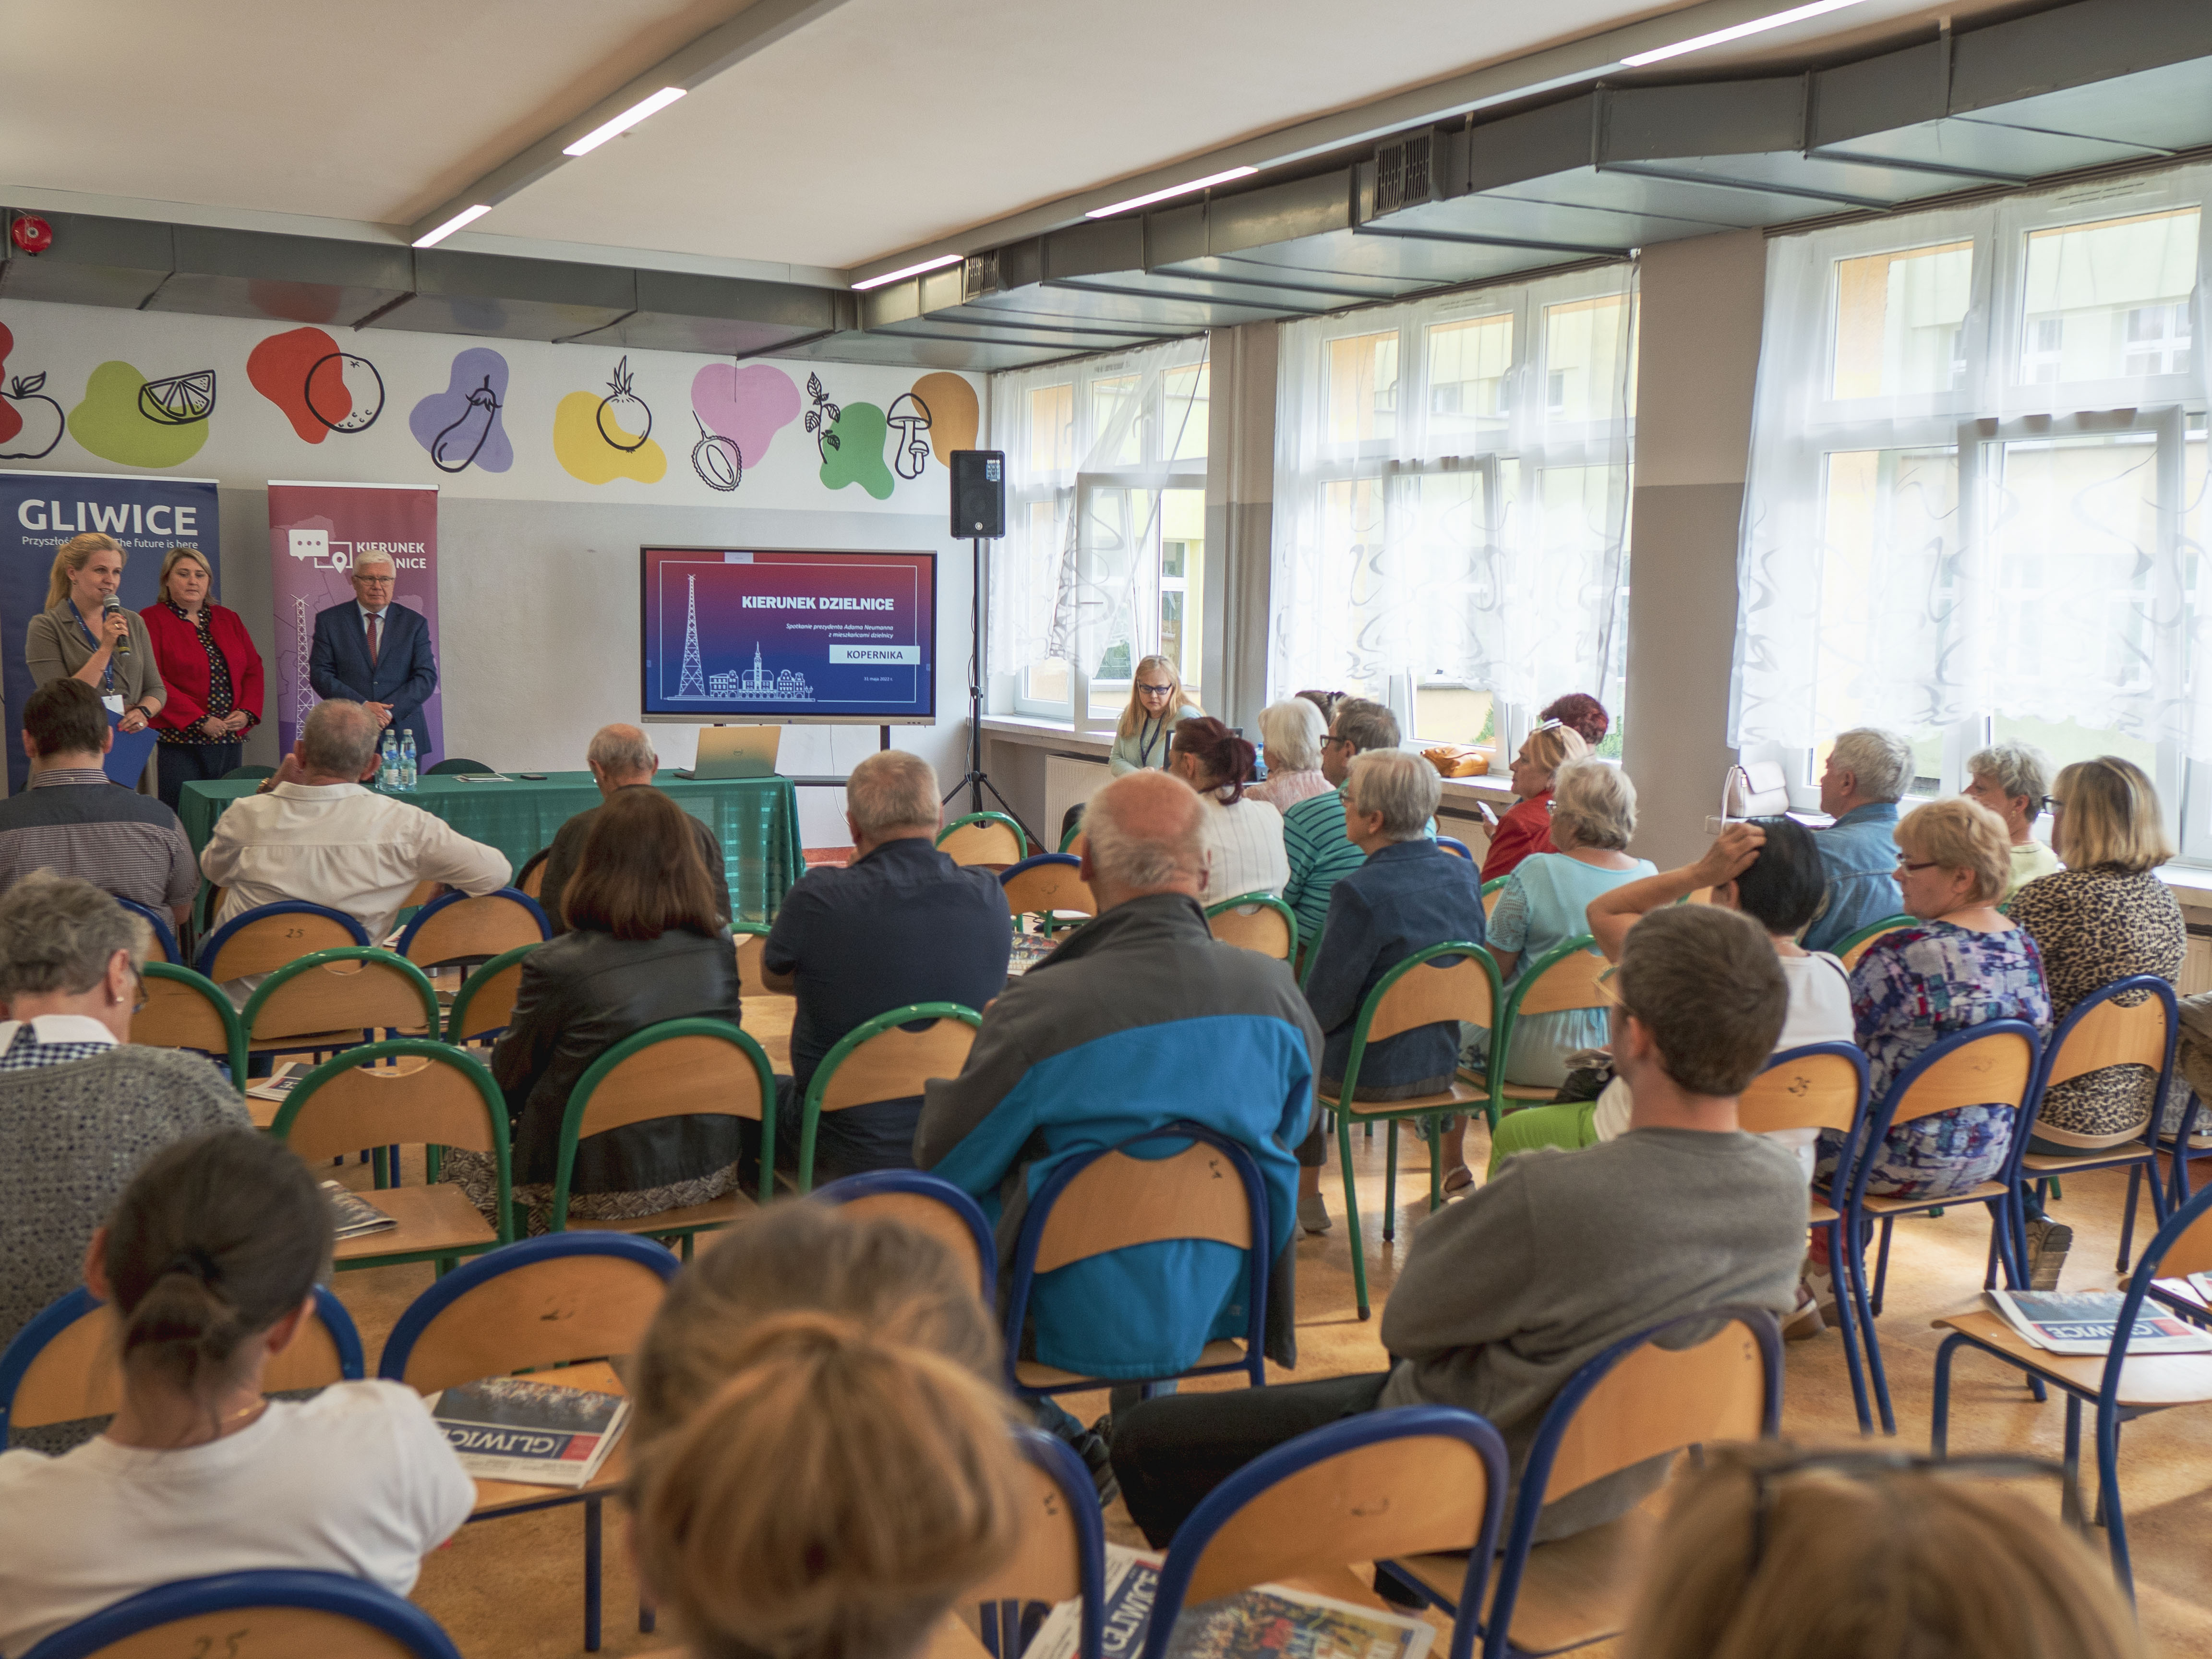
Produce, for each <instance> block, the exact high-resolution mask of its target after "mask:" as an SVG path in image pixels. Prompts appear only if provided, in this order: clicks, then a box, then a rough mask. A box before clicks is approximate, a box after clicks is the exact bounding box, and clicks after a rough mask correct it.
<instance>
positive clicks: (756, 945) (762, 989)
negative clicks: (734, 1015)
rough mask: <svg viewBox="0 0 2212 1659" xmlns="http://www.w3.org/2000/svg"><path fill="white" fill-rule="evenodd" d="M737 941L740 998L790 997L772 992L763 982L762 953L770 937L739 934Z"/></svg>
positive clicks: (785, 992) (784, 992)
mask: <svg viewBox="0 0 2212 1659" xmlns="http://www.w3.org/2000/svg"><path fill="white" fill-rule="evenodd" d="M735 939H736V941H737V947H738V997H739V998H740V999H741V1000H742V999H747V998H751V997H773V996H788V995H789V994H790V993H789V992H787V991H771V990H769V988H768V987H767V986H766V985H765V984H764V983H763V982H762V980H761V951H762V950H763V948H764V947H765V946H766V945H767V944H768V935H767V934H766V933H738V934H737V935H735Z"/></svg>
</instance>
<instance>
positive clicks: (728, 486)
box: [691, 412, 745, 494]
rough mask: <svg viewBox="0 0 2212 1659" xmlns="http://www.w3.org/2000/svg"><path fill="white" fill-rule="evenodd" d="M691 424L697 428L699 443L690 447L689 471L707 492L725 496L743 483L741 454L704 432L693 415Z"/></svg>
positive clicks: (717, 435)
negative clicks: (722, 493)
mask: <svg viewBox="0 0 2212 1659" xmlns="http://www.w3.org/2000/svg"><path fill="white" fill-rule="evenodd" d="M691 422H692V424H693V425H695V426H696V427H697V428H699V441H698V442H697V443H696V444H693V445H692V446H691V470H692V471H694V472H696V473H697V474H698V475H699V482H700V483H702V484H705V485H706V486H707V488H708V489H719V490H721V491H722V492H724V493H725V494H727V493H728V492H729V491H731V490H732V489H736V488H737V487H738V485H739V484H741V483H744V481H745V453H744V451H743V450H742V449H739V448H738V446H737V443H736V441H734V440H732V439H729V438H725V437H724V436H722V435H721V434H720V433H719V432H709V431H708V430H707V423H706V422H704V421H702V420H701V419H700V418H699V416H698V415H697V414H696V412H695V413H694V414H693V415H692V416H691Z"/></svg>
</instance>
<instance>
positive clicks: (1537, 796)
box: [1482, 720, 1590, 882]
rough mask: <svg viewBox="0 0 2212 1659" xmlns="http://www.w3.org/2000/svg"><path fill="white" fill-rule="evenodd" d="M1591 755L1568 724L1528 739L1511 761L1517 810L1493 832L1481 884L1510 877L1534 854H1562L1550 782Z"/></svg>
mask: <svg viewBox="0 0 2212 1659" xmlns="http://www.w3.org/2000/svg"><path fill="white" fill-rule="evenodd" d="M1589 751H1590V749H1589V744H1587V743H1584V742H1583V737H1582V733H1581V732H1577V731H1576V730H1575V728H1574V727H1573V726H1569V725H1568V724H1567V723H1566V722H1565V721H1564V720H1546V721H1545V722H1544V723H1543V724H1542V725H1541V726H1538V727H1537V728H1536V729H1535V730H1534V731H1533V732H1530V733H1529V734H1528V737H1527V738H1526V739H1525V740H1524V741H1523V742H1522V744H1521V752H1520V753H1519V754H1517V755H1516V756H1515V757H1513V793H1514V794H1515V795H1516V797H1518V798H1519V799H1518V804H1517V805H1515V806H1514V807H1513V809H1512V810H1511V811H1509V812H1507V813H1506V815H1505V816H1504V817H1502V818H1500V819H1499V820H1498V828H1497V829H1494V830H1493V831H1492V832H1491V836H1490V851H1489V852H1488V853H1486V854H1484V856H1483V860H1482V878H1483V880H1485V881H1486V882H1489V881H1496V880H1497V879H1498V877H1500V876H1510V875H1511V874H1512V873H1513V872H1514V870H1515V868H1516V867H1517V866H1519V864H1520V862H1521V860H1523V859H1525V858H1527V857H1528V856H1529V855H1530V854H1535V853H1555V852H1557V851H1559V848H1557V847H1555V846H1553V843H1552V780H1553V778H1554V777H1555V776H1557V775H1558V774H1559V769H1560V768H1561V767H1562V766H1565V764H1566V763H1568V762H1569V761H1571V760H1580V759H1581V758H1582V757H1583V756H1584V755H1587V754H1589Z"/></svg>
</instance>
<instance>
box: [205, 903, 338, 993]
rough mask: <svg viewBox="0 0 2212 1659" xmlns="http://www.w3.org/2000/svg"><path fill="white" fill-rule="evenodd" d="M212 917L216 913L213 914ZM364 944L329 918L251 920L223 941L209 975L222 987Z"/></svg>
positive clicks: (208, 970)
mask: <svg viewBox="0 0 2212 1659" xmlns="http://www.w3.org/2000/svg"><path fill="white" fill-rule="evenodd" d="M210 914H212V913H210ZM359 943H361V941H360V940H359V939H356V938H355V937H354V936H353V934H352V933H349V931H347V929H346V928H345V927H343V926H341V925H340V924H339V923H337V921H332V920H331V918H330V917H328V916H311V915H301V914H296V913H295V914H293V915H281V916H264V917H262V918H261V919H260V920H259V921H249V922H247V923H246V926H245V927H241V928H240V929H239V930H238V931H237V932H236V933H233V934H232V935H231V936H230V937H229V938H228V939H226V940H224V941H223V946H222V950H220V951H217V952H216V958H215V962H214V963H213V964H212V965H211V966H210V967H209V968H208V969H207V970H206V972H207V976H208V977H209V978H210V979H211V980H214V981H216V983H218V984H220V983H222V981H224V980H228V979H243V978H245V977H246V975H248V974H270V973H274V972H276V969H279V968H282V967H283V965H284V964H285V963H288V962H297V961H298V960H299V959H300V958H301V957H304V956H312V955H313V953H314V952H316V951H328V950H331V949H332V948H333V947H334V946H337V945H358V944H359Z"/></svg>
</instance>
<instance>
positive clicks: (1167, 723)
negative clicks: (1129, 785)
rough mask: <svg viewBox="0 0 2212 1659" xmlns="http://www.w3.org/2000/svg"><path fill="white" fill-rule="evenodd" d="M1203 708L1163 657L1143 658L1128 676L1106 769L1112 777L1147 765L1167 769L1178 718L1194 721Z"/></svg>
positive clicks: (1141, 768)
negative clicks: (1125, 703) (1126, 693)
mask: <svg viewBox="0 0 2212 1659" xmlns="http://www.w3.org/2000/svg"><path fill="white" fill-rule="evenodd" d="M1205 713H1206V711H1205V710H1204V709H1203V708H1200V707H1199V706H1198V705H1197V704H1196V703H1194V702H1192V701H1191V700H1190V698H1189V697H1188V696H1186V695H1185V693H1184V691H1183V689H1182V676H1181V675H1180V674H1178V673H1176V669H1175V665H1174V664H1173V663H1171V662H1170V661H1169V660H1168V659H1166V658H1165V657H1146V659H1144V660H1142V661H1141V662H1139V664H1138V665H1137V671H1136V673H1135V674H1134V675H1133V676H1132V677H1131V680H1130V685H1129V706H1128V707H1127V708H1124V709H1123V710H1122V711H1121V724H1119V725H1118V726H1115V728H1114V748H1113V752H1112V753H1110V754H1109V755H1108V756H1107V757H1106V769H1107V771H1108V772H1109V774H1111V775H1113V776H1115V777H1117V778H1118V777H1120V776H1121V775H1122V774H1123V773H1125V772H1141V771H1144V770H1145V769H1146V768H1148V767H1151V768H1157V769H1159V770H1161V771H1165V770H1166V769H1167V764H1168V750H1169V748H1170V745H1171V744H1172V742H1173V739H1174V738H1175V729H1176V722H1177V721H1178V720H1196V719H1198V718H1199V717H1200V715H1202V714H1205Z"/></svg>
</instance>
